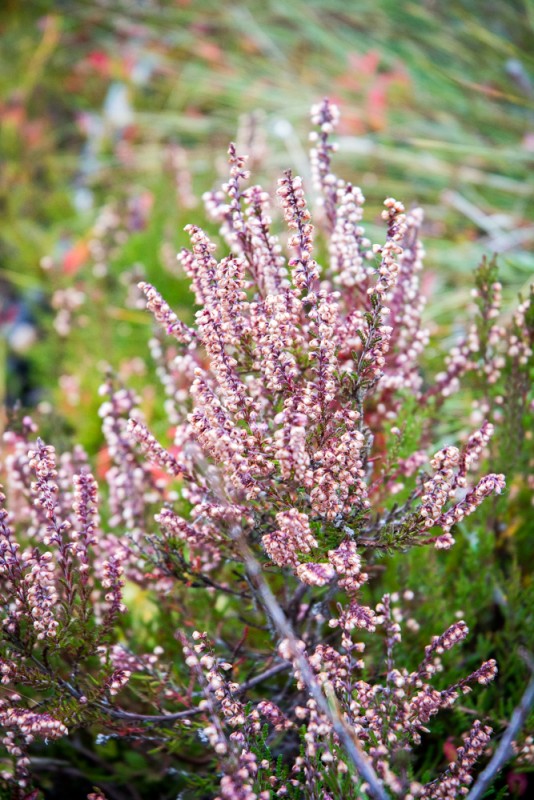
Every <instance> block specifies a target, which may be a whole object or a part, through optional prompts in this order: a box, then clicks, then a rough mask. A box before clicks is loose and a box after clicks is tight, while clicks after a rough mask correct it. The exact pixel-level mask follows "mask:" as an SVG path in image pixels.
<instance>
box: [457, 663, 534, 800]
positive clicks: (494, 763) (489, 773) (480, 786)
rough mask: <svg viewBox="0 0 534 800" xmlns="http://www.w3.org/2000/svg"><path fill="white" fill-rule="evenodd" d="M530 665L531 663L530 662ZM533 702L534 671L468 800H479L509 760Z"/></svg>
mask: <svg viewBox="0 0 534 800" xmlns="http://www.w3.org/2000/svg"><path fill="white" fill-rule="evenodd" d="M525 660H527V659H525ZM527 663H528V661H527ZM529 666H531V665H530V664H529ZM533 704H534V673H533V674H532V677H531V679H530V682H529V684H528V686H527V688H526V689H525V693H524V694H523V697H522V698H521V700H520V702H519V705H518V706H517V707H516V708H515V709H514V713H513V714H512V717H511V719H510V724H509V725H508V729H507V731H506V733H505V734H504V735H503V737H502V739H501V741H500V742H499V746H498V747H497V749H496V750H495V753H494V754H493V758H492V759H491V761H490V762H489V764H488V765H487V767H486V768H485V769H483V770H482V772H481V773H480V775H479V776H478V778H477V781H476V783H475V784H474V786H473V788H472V789H471V791H470V792H469V794H468V795H467V800H479V799H480V798H481V797H482V796H483V795H484V793H485V791H486V789H487V788H488V786H490V785H491V783H492V781H493V780H494V778H495V776H496V775H497V773H498V772H500V770H501V769H502V768H503V766H504V764H505V763H506V761H508V759H509V758H510V756H511V755H512V754H513V750H512V742H513V741H514V739H515V738H516V736H517V734H518V733H519V731H520V730H521V728H522V727H523V725H524V724H525V720H526V718H527V715H528V713H529V711H530V709H531V707H532V705H533Z"/></svg>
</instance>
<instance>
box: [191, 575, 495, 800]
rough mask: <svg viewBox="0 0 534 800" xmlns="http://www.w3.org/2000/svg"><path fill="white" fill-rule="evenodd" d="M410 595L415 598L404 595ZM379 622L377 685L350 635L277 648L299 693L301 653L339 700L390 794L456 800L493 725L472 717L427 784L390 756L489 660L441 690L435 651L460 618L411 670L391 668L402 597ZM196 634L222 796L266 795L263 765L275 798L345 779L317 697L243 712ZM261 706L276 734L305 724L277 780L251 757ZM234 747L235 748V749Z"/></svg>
mask: <svg viewBox="0 0 534 800" xmlns="http://www.w3.org/2000/svg"><path fill="white" fill-rule="evenodd" d="M356 566H357V565H355V564H353V565H352V567H353V568H356ZM408 595H410V597H413V595H411V594H410V593H406V596H408ZM375 618H376V625H377V626H378V627H380V628H383V630H384V632H385V647H386V665H387V668H386V670H385V676H384V678H383V681H382V682H375V683H373V684H370V683H368V682H367V681H365V680H363V679H362V677H361V673H362V670H363V669H364V661H363V659H362V653H363V652H364V650H365V645H364V643H363V642H355V641H353V640H352V639H351V638H348V639H347V640H346V643H345V646H344V648H343V649H338V648H337V647H335V646H332V645H326V644H318V645H317V646H316V647H315V648H314V650H313V652H311V653H310V654H309V655H307V650H306V645H305V643H304V642H303V641H302V640H301V641H298V642H295V643H292V642H290V641H289V640H283V641H282V642H281V643H280V645H279V654H280V656H281V658H282V659H285V660H287V661H288V662H290V663H291V665H292V669H293V672H294V678H295V680H296V681H297V688H298V689H299V691H300V692H302V691H303V690H305V689H306V688H307V680H306V678H305V677H304V675H303V672H302V663H301V660H300V659H301V658H302V657H304V658H305V660H306V662H307V664H308V666H309V668H310V669H311V670H312V672H313V674H314V675H315V676H316V679H317V682H318V685H319V686H320V687H322V689H323V690H324V691H325V692H327V694H328V695H329V697H330V698H331V700H332V698H333V697H335V702H336V703H337V704H338V705H339V708H340V710H341V712H342V714H343V717H344V719H345V721H346V723H347V724H348V726H349V727H350V730H351V731H353V733H354V734H355V735H356V736H357V737H358V740H359V743H360V747H362V748H363V749H364V750H365V752H366V753H368V755H369V758H370V760H371V762H372V764H373V766H374V769H375V770H376V773H377V775H378V776H379V777H380V779H381V780H382V781H383V784H384V785H385V786H386V787H387V788H388V790H389V791H390V792H391V793H392V795H393V796H395V797H400V798H411V800H414V798H416V797H426V798H443V799H444V800H445V799H446V800H454V798H456V797H458V796H462V795H463V794H464V793H465V792H464V791H463V789H462V788H461V787H465V786H468V785H469V783H470V782H471V780H472V769H473V766H474V765H475V762H476V761H477V760H478V759H479V758H480V756H481V755H482V754H483V752H484V750H485V748H486V746H487V744H488V742H489V734H490V733H491V729H490V728H489V727H487V726H482V725H481V723H480V722H478V721H477V722H475V724H474V725H473V727H472V729H471V731H470V732H469V733H468V734H467V736H466V738H465V742H464V745H463V747H462V748H459V750H458V760H457V761H456V762H455V763H453V764H451V765H450V767H449V768H448V769H447V770H446V771H445V772H444V773H443V774H442V775H440V776H439V777H438V779H436V780H433V781H431V782H430V783H428V784H426V785H425V784H421V783H416V782H414V781H411V782H410V781H409V780H408V779H407V776H406V774H405V773H404V771H403V770H402V768H401V769H399V767H398V762H396V755H397V754H400V753H402V752H403V751H406V750H407V749H409V748H410V747H412V746H413V745H414V744H420V743H421V742H422V741H423V737H424V736H425V734H426V733H428V728H427V725H428V723H429V721H430V720H431V718H432V717H433V716H434V715H436V714H437V713H438V712H439V711H440V710H442V709H446V708H450V707H451V706H452V705H453V704H454V702H455V701H456V700H457V699H458V698H459V697H460V696H461V695H462V694H464V693H467V692H468V691H469V689H470V685H471V684H473V683H479V684H482V685H485V684H488V683H489V682H490V681H492V680H493V679H494V678H495V675H496V672H497V670H496V665H495V662H494V661H493V660H490V661H488V662H485V663H484V664H482V665H481V666H480V667H479V668H478V669H477V670H475V672H473V673H471V674H470V675H468V676H467V677H465V678H463V679H462V680H460V681H459V682H458V683H456V684H453V685H452V686H449V687H448V688H446V689H444V690H439V689H437V688H435V686H434V685H433V682H434V681H435V680H436V678H437V677H438V676H439V674H440V673H441V671H442V669H443V667H442V665H441V661H440V656H441V655H442V654H443V653H444V652H445V651H447V650H450V649H451V648H453V647H454V646H456V645H458V643H459V642H461V641H462V640H463V639H464V638H465V636H466V635H467V633H468V629H467V626H466V624H465V623H464V622H463V621H459V622H456V623H454V624H453V625H451V626H450V628H448V629H447V631H445V633H443V634H442V635H441V636H436V637H434V639H433V641H432V643H431V644H430V645H429V646H428V647H426V649H425V657H424V659H423V661H422V662H421V663H420V665H419V666H418V667H417V668H416V669H415V670H413V671H411V672H410V671H408V670H407V669H406V668H401V669H399V668H397V667H396V666H395V663H394V650H395V648H396V647H397V646H398V644H399V643H400V641H401V638H402V634H401V630H402V626H401V623H402V621H403V618H404V616H403V611H402V609H401V608H400V607H399V606H398V597H397V596H395V598H393V596H390V595H385V596H384V597H383V598H382V601H381V602H380V603H379V604H378V606H377V607H376V611H375ZM193 640H194V642H195V644H194V645H193V646H192V647H191V645H190V644H189V643H185V642H184V645H185V647H184V652H185V655H186V663H187V665H188V666H189V668H190V669H191V670H192V671H193V672H194V673H195V674H196V676H197V680H198V681H199V683H200V685H204V686H205V698H206V699H205V700H204V701H203V703H204V706H203V708H204V711H205V712H206V713H207V714H208V715H209V717H210V720H211V721H210V724H209V725H208V726H207V727H205V728H204V735H205V736H207V737H208V739H209V741H210V744H211V745H212V747H213V748H214V750H215V752H216V753H217V754H218V756H219V757H220V759H221V760H222V763H223V765H224V777H223V779H222V781H221V797H225V796H226V795H225V794H224V792H225V791H226V790H228V791H229V792H230V789H231V790H232V791H238V789H237V788H236V787H239V791H243V792H244V794H243V795H241V794H239V793H238V794H235V795H233V794H231V793H229V794H228V797H234V796H239V797H241V796H246V797H253V796H254V797H262V796H263V795H262V794H260V793H259V791H260V788H261V786H262V785H263V784H262V779H261V771H262V770H264V769H267V770H269V769H270V773H268V774H270V775H271V778H270V779H269V784H270V787H271V788H273V789H276V790H277V792H278V796H284V795H285V794H286V793H287V790H288V788H289V787H292V789H293V790H295V791H297V792H298V791H300V792H304V791H305V789H306V787H309V786H311V785H314V784H316V783H317V782H318V781H324V780H325V778H326V776H327V775H330V776H335V775H337V776H338V777H339V776H345V775H350V772H349V767H348V765H347V759H346V756H345V754H344V753H343V750H342V748H341V747H340V742H339V739H338V736H337V735H336V733H335V732H334V729H333V727H332V722H331V720H330V719H329V718H328V716H327V715H326V713H325V712H324V710H321V708H320V706H319V704H318V702H317V700H316V699H315V698H314V697H311V696H308V698H307V699H305V700H304V701H303V704H302V703H301V695H297V696H296V697H295V699H294V700H293V703H292V705H291V710H290V711H289V712H288V710H287V709H286V710H285V711H284V712H282V711H281V710H280V708H278V707H277V706H276V705H275V704H273V703H271V702H268V701H261V702H260V703H259V704H257V706H256V707H255V708H250V706H249V708H248V710H247V708H246V707H245V706H244V704H243V703H242V702H241V701H240V700H239V699H238V697H239V694H240V687H239V685H238V684H236V683H234V682H233V681H231V680H229V679H228V678H227V677H226V675H225V669H226V668H227V667H229V665H225V664H221V663H220V662H219V661H218V659H217V658H216V656H215V654H214V652H213V649H212V647H211V644H210V642H209V639H208V637H207V635H206V634H205V633H199V632H195V633H194V634H193ZM297 651H298V652H297ZM258 712H259V714H261V716H263V717H265V718H266V719H267V720H268V722H269V724H270V725H271V726H272V727H273V730H274V731H277V732H278V735H283V734H284V732H286V731H289V732H291V731H293V730H294V729H295V726H296V727H299V728H301V729H302V749H301V752H300V755H298V756H297V757H295V758H294V761H293V765H292V767H291V769H290V772H289V775H288V777H287V778H286V779H285V782H283V781H282V782H280V779H279V778H277V777H276V775H275V774H274V764H273V762H272V761H271V762H269V760H268V759H267V760H262V761H259V763H256V761H254V760H253V759H251V758H250V747H251V741H253V740H254V735H255V734H257V732H258V730H259V728H258V724H259V723H258ZM386 720H387V724H386V723H385V721H386ZM236 728H238V730H236ZM236 745H237V746H238V748H240V749H237V751H236V749H235V748H236ZM247 758H248V762H247V763H248V764H250V765H253V768H252V770H250V769H242V765H243V763H244V762H243V759H245V761H246V760H247ZM238 780H241V781H242V784H239V783H238V782H237V781H238ZM349 780H350V783H349V784H348V785H347V786H346V787H345V793H344V795H343V796H347V797H359V796H360V795H358V793H357V791H354V794H353V789H354V790H356V786H354V784H358V781H359V778H358V776H357V775H352V776H350V779H349ZM351 783H352V784H353V787H352V788H350V784H351ZM254 792H255V794H253V793H254ZM266 796H268V795H266ZM305 796H308V795H307V794H306V795H305Z"/></svg>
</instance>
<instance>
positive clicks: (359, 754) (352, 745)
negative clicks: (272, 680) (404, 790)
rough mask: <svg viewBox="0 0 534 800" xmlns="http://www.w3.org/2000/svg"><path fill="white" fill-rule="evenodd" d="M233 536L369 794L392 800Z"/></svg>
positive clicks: (241, 542)
mask: <svg viewBox="0 0 534 800" xmlns="http://www.w3.org/2000/svg"><path fill="white" fill-rule="evenodd" d="M234 539H235V540H236V542H237V543H238V544H239V547H240V550H241V553H242V555H243V558H244V561H245V566H246V568H247V572H248V574H249V578H250V581H251V583H252V584H253V585H254V586H255V588H256V589H257V592H258V594H259V595H260V597H261V600H262V602H263V605H264V607H265V609H266V611H267V613H268V615H269V617H270V618H271V620H272V622H273V625H274V627H275V628H276V630H277V632H278V634H279V636H281V637H283V638H284V639H286V640H287V641H288V642H289V645H290V647H291V651H292V654H293V658H294V661H295V662H296V665H297V666H298V669H299V672H300V674H301V676H302V680H303V682H304V683H305V684H306V688H307V689H308V691H309V693H310V695H311V696H312V697H313V699H314V700H315V702H316V703H317V706H318V707H319V708H320V710H321V711H322V712H323V714H325V716H326V717H328V719H329V720H330V723H331V725H332V728H333V730H334V731H335V733H336V734H337V736H338V737H339V740H340V742H341V743H342V745H343V747H344V749H345V752H346V753H347V755H348V757H349V758H350V760H351V761H352V763H353V764H354V766H355V767H356V770H357V772H358V773H359V775H361V777H362V778H363V779H364V780H365V781H366V782H367V783H368V784H369V793H370V795H371V796H372V797H374V798H376V800H389V795H388V794H387V792H386V790H385V789H384V787H383V785H382V783H381V782H380V779H379V777H378V775H377V774H376V772H375V770H374V767H373V765H372V763H371V761H370V759H369V757H368V756H367V755H366V754H365V753H364V752H363V750H362V748H361V745H360V743H359V741H358V739H357V738H356V736H355V734H354V732H353V731H352V730H351V728H350V726H349V725H348V723H347V722H346V720H345V719H344V717H343V715H342V713H341V712H340V710H339V709H338V707H337V705H336V703H335V698H330V699H329V698H327V697H326V695H325V694H324V692H323V690H322V689H321V686H320V685H319V683H318V682H317V679H316V677H315V675H314V674H313V671H312V668H311V667H310V664H309V663H308V660H307V658H306V657H305V656H304V654H303V653H302V652H301V650H300V648H299V640H298V639H297V637H296V635H295V633H294V632H293V629H292V627H291V625H290V623H289V622H288V620H287V617H286V616H285V614H284V612H283V610H282V608H281V607H280V605H279V603H278V601H277V600H276V598H275V596H274V595H273V593H272V591H271V589H270V587H269V586H268V584H267V583H266V581H265V579H264V577H263V575H262V572H261V565H260V564H259V562H258V561H257V560H256V558H255V557H254V556H253V554H252V552H251V550H250V548H249V547H248V545H247V543H246V542H245V540H244V538H243V536H242V533H241V531H236V533H235V535H234Z"/></svg>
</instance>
